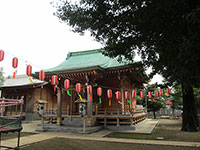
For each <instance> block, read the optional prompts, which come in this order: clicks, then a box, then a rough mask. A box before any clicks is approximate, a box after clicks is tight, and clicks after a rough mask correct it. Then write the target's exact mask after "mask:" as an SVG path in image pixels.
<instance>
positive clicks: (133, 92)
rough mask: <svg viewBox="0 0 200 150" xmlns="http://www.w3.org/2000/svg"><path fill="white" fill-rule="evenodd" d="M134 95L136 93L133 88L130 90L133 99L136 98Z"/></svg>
mask: <svg viewBox="0 0 200 150" xmlns="http://www.w3.org/2000/svg"><path fill="white" fill-rule="evenodd" d="M136 95H137V93H136V91H135V90H133V91H132V98H133V99H135V98H136Z"/></svg>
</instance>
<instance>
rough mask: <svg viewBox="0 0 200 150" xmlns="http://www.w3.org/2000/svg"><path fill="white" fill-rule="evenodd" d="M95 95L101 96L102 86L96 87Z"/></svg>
mask: <svg viewBox="0 0 200 150" xmlns="http://www.w3.org/2000/svg"><path fill="white" fill-rule="evenodd" d="M97 95H98V96H102V88H101V87H98V88H97Z"/></svg>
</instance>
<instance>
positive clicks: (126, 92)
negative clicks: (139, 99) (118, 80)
mask: <svg viewBox="0 0 200 150" xmlns="http://www.w3.org/2000/svg"><path fill="white" fill-rule="evenodd" d="M124 96H125V99H129V93H128V91H125V94H124Z"/></svg>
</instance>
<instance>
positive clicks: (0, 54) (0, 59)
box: [0, 50, 4, 61]
mask: <svg viewBox="0 0 200 150" xmlns="http://www.w3.org/2000/svg"><path fill="white" fill-rule="evenodd" d="M2 60H4V51H3V50H0V61H2Z"/></svg>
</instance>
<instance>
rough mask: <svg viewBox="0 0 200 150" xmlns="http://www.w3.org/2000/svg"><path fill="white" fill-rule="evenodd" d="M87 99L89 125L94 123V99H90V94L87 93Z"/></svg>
mask: <svg viewBox="0 0 200 150" xmlns="http://www.w3.org/2000/svg"><path fill="white" fill-rule="evenodd" d="M87 100H88V101H89V102H88V105H87V116H88V122H87V123H88V125H92V101H91V100H90V94H87Z"/></svg>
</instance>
